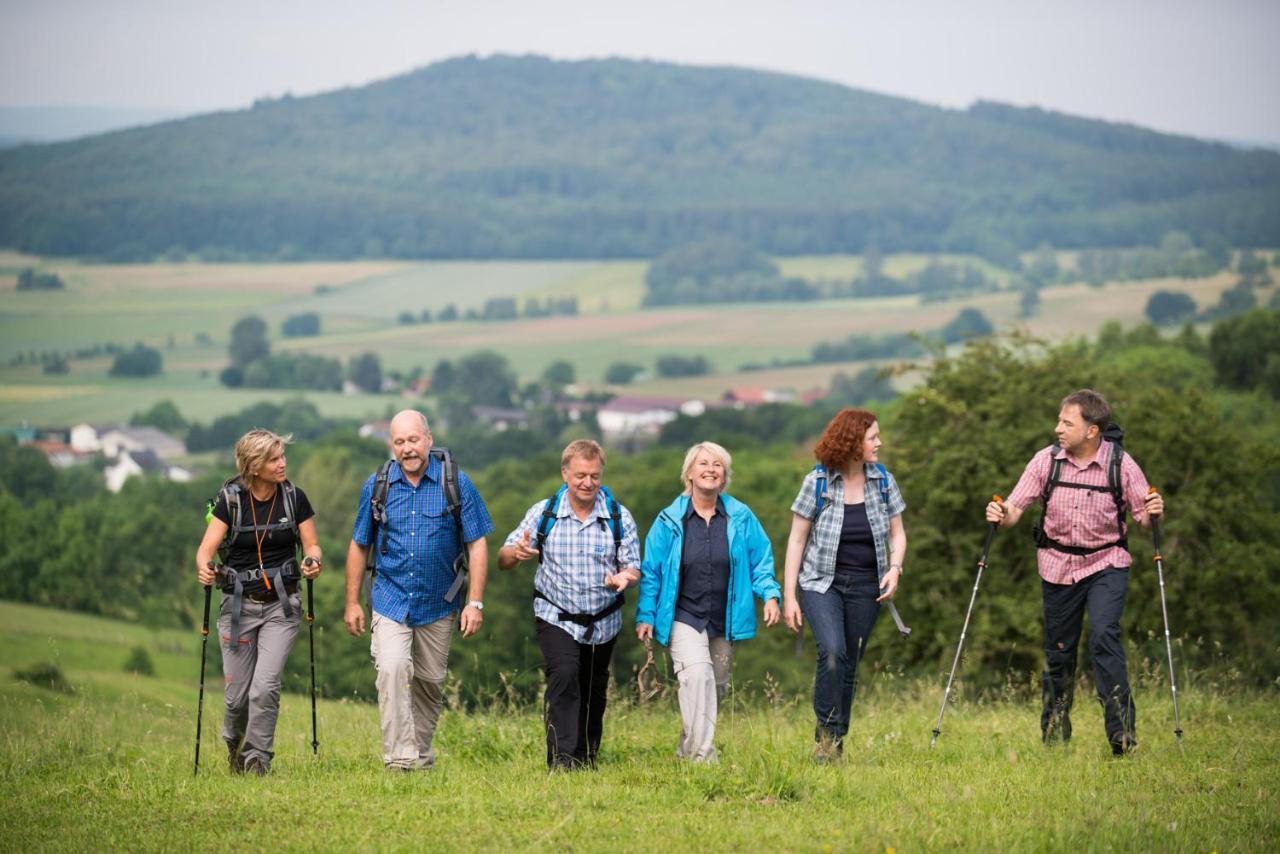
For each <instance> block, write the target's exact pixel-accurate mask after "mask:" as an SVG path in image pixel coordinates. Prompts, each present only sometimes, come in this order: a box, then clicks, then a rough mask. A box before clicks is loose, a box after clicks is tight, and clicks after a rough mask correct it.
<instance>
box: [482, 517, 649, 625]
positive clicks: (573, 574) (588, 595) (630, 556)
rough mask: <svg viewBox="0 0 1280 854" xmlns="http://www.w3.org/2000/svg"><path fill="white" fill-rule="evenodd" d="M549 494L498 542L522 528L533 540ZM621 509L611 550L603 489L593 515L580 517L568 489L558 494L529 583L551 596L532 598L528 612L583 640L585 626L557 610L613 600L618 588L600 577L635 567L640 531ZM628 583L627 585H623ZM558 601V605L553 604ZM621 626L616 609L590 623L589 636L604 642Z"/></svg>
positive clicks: (579, 610)
mask: <svg viewBox="0 0 1280 854" xmlns="http://www.w3.org/2000/svg"><path fill="white" fill-rule="evenodd" d="M548 500H549V499H546V498H544V499H543V500H541V501H539V502H538V503H537V504H535V505H533V506H532V507H530V508H529V512H528V513H525V514H524V519H523V521H521V522H520V525H519V527H517V528H516V529H515V530H514V531H512V532H511V533H510V534H508V535H507V540H506V542H505V543H503V544H502V545H503V548H506V547H507V546H514V545H515V544H516V543H517V542H518V541H519V540H520V538H521V537H523V536H524V532H525V531H528V532H529V541H530V542H531V543H533V544H536V543H537V541H538V523H539V522H541V521H542V511H543V509H545V508H546V506H547V501H548ZM618 506H619V508H621V512H622V546H621V550H620V553H619V554H618V555H617V556H616V558H615V555H614V547H613V529H612V527H611V526H610V524H609V519H610V517H609V504H608V502H607V501H605V500H604V494H603V493H599V494H597V495H596V506H595V510H594V512H593V515H592V517H591V518H590V519H589V520H588V521H586V522H582V521H580V520H579V519H578V517H577V515H575V514H574V512H573V508H572V507H570V506H569V494H568V493H567V492H566V493H565V494H564V495H563V496H561V498H560V504H559V506H558V507H557V508H556V523H555V525H553V526H552V528H551V533H550V534H548V535H547V542H546V544H545V545H544V546H543V551H544V553H543V556H542V562H541V563H540V564H539V565H538V571H537V572H536V573H535V574H534V576H533V585H534V587H535V588H537V589H538V590H540V591H542V595H543V596H546V597H547V598H548V599H550V600H551V601H552V602H555V605H552V604H551V602H547V601H546V600H544V599H534V600H533V613H534V616H536V617H537V618H538V619H540V620H546V621H547V622H548V623H551V624H552V625H554V626H557V627H559V628H561V629H564V630H565V631H566V632H568V633H569V634H570V635H571V636H572V637H573V639H574V640H576V641H577V642H578V643H586V642H587V640H586V638H587V627H586V626H580V625H578V624H577V623H570V622H567V621H562V620H560V619H559V614H560V611H561V610H564V611H566V612H568V613H570V614H595V613H598V612H600V611H603V610H604V609H605V608H606V607H608V606H609V605H611V604H613V600H614V599H615V598H616V597H617V595H618V594H617V593H615V592H614V590H613V589H612V588H610V587H606V586H605V583H604V578H605V576H606V575H610V574H612V573H614V572H617V571H618V570H619V569H626V568H628V567H633V568H636V569H638V568H639V567H640V537H639V535H638V533H637V532H636V520H635V519H633V518H632V516H631V511H630V510H628V509H627V508H626V507H622V505H621V504H619V505H618ZM628 589H629V588H628ZM556 606H559V607H556ZM621 630H622V611H621V610H618V611H615V612H614V613H612V614H610V615H609V616H607V617H605V618H604V619H602V620H600V621H599V622H597V623H596V624H595V632H594V633H592V635H591V642H592V643H595V644H601V643H607V642H608V641H610V640H612V639H613V638H614V637H616V636H617V634H618V632H619V631H621Z"/></svg>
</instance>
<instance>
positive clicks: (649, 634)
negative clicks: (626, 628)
mask: <svg viewBox="0 0 1280 854" xmlns="http://www.w3.org/2000/svg"><path fill="white" fill-rule="evenodd" d="M636 638H637V639H638V640H639V641H640V642H641V643H648V642H649V641H651V640H653V626H651V625H649V624H648V623H636Z"/></svg>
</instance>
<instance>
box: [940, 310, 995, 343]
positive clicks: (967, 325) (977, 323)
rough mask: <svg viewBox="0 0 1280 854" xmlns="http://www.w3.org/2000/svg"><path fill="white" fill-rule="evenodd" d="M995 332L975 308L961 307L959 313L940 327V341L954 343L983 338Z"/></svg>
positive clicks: (984, 316)
mask: <svg viewBox="0 0 1280 854" xmlns="http://www.w3.org/2000/svg"><path fill="white" fill-rule="evenodd" d="M992 332H995V327H994V326H992V325H991V321H990V320H988V319H987V316H986V315H985V314H983V313H982V312H981V311H979V310H978V309H976V308H962V309H961V310H960V313H959V314H957V315H956V316H955V317H953V318H952V319H951V320H950V321H948V322H947V324H946V325H945V326H943V327H942V330H941V333H942V341H943V343H945V344H956V343H958V342H960V341H966V340H968V339H970V338H983V337H985V336H987V335H990V334H991V333H992Z"/></svg>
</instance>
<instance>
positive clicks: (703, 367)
mask: <svg viewBox="0 0 1280 854" xmlns="http://www.w3.org/2000/svg"><path fill="white" fill-rule="evenodd" d="M657 369H658V376H660V377H700V376H703V375H704V374H706V373H708V372H709V371H710V370H711V365H710V364H709V363H708V362H707V357H706V356H659V357H658V363H657Z"/></svg>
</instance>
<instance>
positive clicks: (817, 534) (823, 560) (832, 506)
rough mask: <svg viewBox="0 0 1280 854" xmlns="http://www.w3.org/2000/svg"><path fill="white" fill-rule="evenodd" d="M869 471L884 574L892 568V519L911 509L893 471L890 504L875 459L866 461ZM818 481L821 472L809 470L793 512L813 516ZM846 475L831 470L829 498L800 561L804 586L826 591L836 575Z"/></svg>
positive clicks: (866, 494)
mask: <svg viewBox="0 0 1280 854" xmlns="http://www.w3.org/2000/svg"><path fill="white" fill-rule="evenodd" d="M863 471H864V472H865V473H866V476H867V477H866V484H865V486H864V487H863V490H862V492H863V500H864V501H866V503H867V521H868V522H870V523H871V539H872V540H874V541H875V544H876V565H877V566H876V568H877V571H878V572H879V576H880V578H884V577H885V574H886V573H888V572H889V520H890V519H892V518H893V517H894V516H899V515H901V514H902V511H903V510H906V509H907V502H906V501H904V500H903V498H902V493H901V492H900V491H899V490H898V482H897V481H896V480H894V479H893V475H891V474H889V473H888V472H885V476H886V477H888V478H889V504H888V506H886V505H885V503H884V502H883V501H882V500H881V498H880V469H879V468H877V467H876V466H875V465H873V464H871V463H864V464H863ZM817 482H818V473H817V472H816V471H811V472H809V474H808V476H806V477H805V479H804V484H803V485H802V486H801V487H800V494H799V495H797V496H796V500H795V502H794V503H793V504H792V505H791V512H792V513H795V514H796V515H797V516H803V517H804V518H806V519H810V520H812V519H813V516H814V514H815V513H816V512H817V509H818V502H817V495H816V493H815V492H814V488H815V486H816V485H817ZM843 510H844V475H842V474H841V473H840V472H827V500H826V504H825V505H824V506H823V509H822V514H821V515H820V516H818V518H817V520H816V521H814V523H813V529H812V530H811V531H810V532H809V544H808V545H807V546H806V547H805V550H804V560H803V561H802V562H801V564H800V586H801V587H802V588H804V589H805V590H810V591H812V592H814V593H825V592H827V589H828V588H829V587H830V586H831V582H832V580H833V579H834V578H835V577H836V550H837V549H838V548H839V546H840V530H841V528H842V527H843V525H844V513H843Z"/></svg>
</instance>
